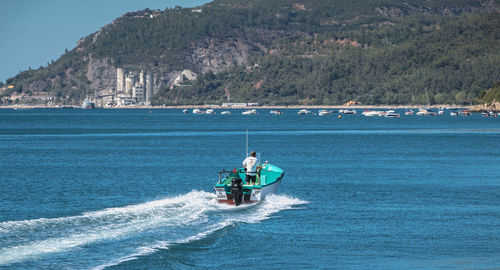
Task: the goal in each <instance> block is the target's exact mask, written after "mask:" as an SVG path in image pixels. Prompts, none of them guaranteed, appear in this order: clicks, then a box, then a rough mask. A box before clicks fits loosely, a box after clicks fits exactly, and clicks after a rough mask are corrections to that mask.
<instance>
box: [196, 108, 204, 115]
mask: <svg viewBox="0 0 500 270" xmlns="http://www.w3.org/2000/svg"><path fill="white" fill-rule="evenodd" d="M193 113H194V114H204V113H205V112H204V111H202V110H200V109H198V108H196V109H193Z"/></svg>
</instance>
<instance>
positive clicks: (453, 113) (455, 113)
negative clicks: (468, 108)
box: [450, 111, 458, 116]
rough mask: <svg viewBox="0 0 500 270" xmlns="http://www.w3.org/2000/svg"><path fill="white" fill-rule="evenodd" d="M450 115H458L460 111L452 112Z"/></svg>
mask: <svg viewBox="0 0 500 270" xmlns="http://www.w3.org/2000/svg"><path fill="white" fill-rule="evenodd" d="M450 116H458V112H453V111H452V112H450Z"/></svg>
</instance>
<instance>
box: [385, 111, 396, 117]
mask: <svg viewBox="0 0 500 270" xmlns="http://www.w3.org/2000/svg"><path fill="white" fill-rule="evenodd" d="M384 117H399V113H397V112H396V111H394V110H388V111H386V112H385V115H384Z"/></svg>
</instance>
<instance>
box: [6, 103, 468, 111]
mask: <svg viewBox="0 0 500 270" xmlns="http://www.w3.org/2000/svg"><path fill="white" fill-rule="evenodd" d="M423 107H426V108H431V109H441V108H444V109H471V108H473V107H474V106H468V105H464V106H460V105H450V104H439V105H430V106H425V105H352V106H344V105H288V106H285V105H264V106H234V107H223V106H221V105H175V106H127V107H110V108H106V107H96V109H195V108H198V109H220V110H237V109H241V110H248V109H271V110H272V109H283V110H286V109H318V110H320V109H355V110H360V109H419V108H423ZM0 109H80V107H79V106H64V107H63V106H60V107H57V106H46V105H19V104H17V105H0Z"/></svg>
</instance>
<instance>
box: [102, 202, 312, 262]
mask: <svg viewBox="0 0 500 270" xmlns="http://www.w3.org/2000/svg"><path fill="white" fill-rule="evenodd" d="M308 203H309V202H307V201H303V200H300V199H297V198H293V197H289V196H286V195H274V194H272V195H269V196H268V197H266V200H265V201H263V202H262V203H259V204H248V205H240V206H237V207H236V206H234V205H229V204H217V205H216V207H217V209H219V210H222V211H232V210H242V209H245V208H256V211H255V212H254V213H252V214H251V215H249V214H248V213H246V212H245V214H244V215H241V216H232V217H230V218H227V219H225V220H224V221H222V222H220V223H217V224H214V225H212V226H210V227H209V228H207V230H205V231H202V232H200V233H198V234H196V235H193V236H190V237H187V238H185V239H180V240H178V241H176V242H175V244H183V243H189V242H193V241H197V240H201V239H204V238H206V237H207V236H209V235H210V234H212V233H214V232H215V231H217V230H220V229H223V228H225V227H227V226H231V225H233V224H235V223H237V222H245V223H257V222H260V221H262V220H265V219H268V218H269V217H270V216H271V215H272V214H274V213H277V212H279V211H282V210H288V209H292V208H294V206H297V205H302V204H308ZM171 244H174V243H170V242H162V241H159V242H157V243H156V244H154V245H152V246H149V247H141V248H139V249H138V250H137V251H138V252H137V253H134V254H131V255H128V256H124V257H122V258H118V259H116V260H113V261H110V262H108V263H106V264H103V265H99V266H97V267H95V268H93V270H102V269H105V268H107V267H111V266H115V265H119V264H121V263H123V262H127V261H131V260H135V259H137V258H138V257H141V256H147V255H149V254H152V253H154V252H156V251H157V250H159V249H167V248H168V247H169V246H171Z"/></svg>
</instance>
